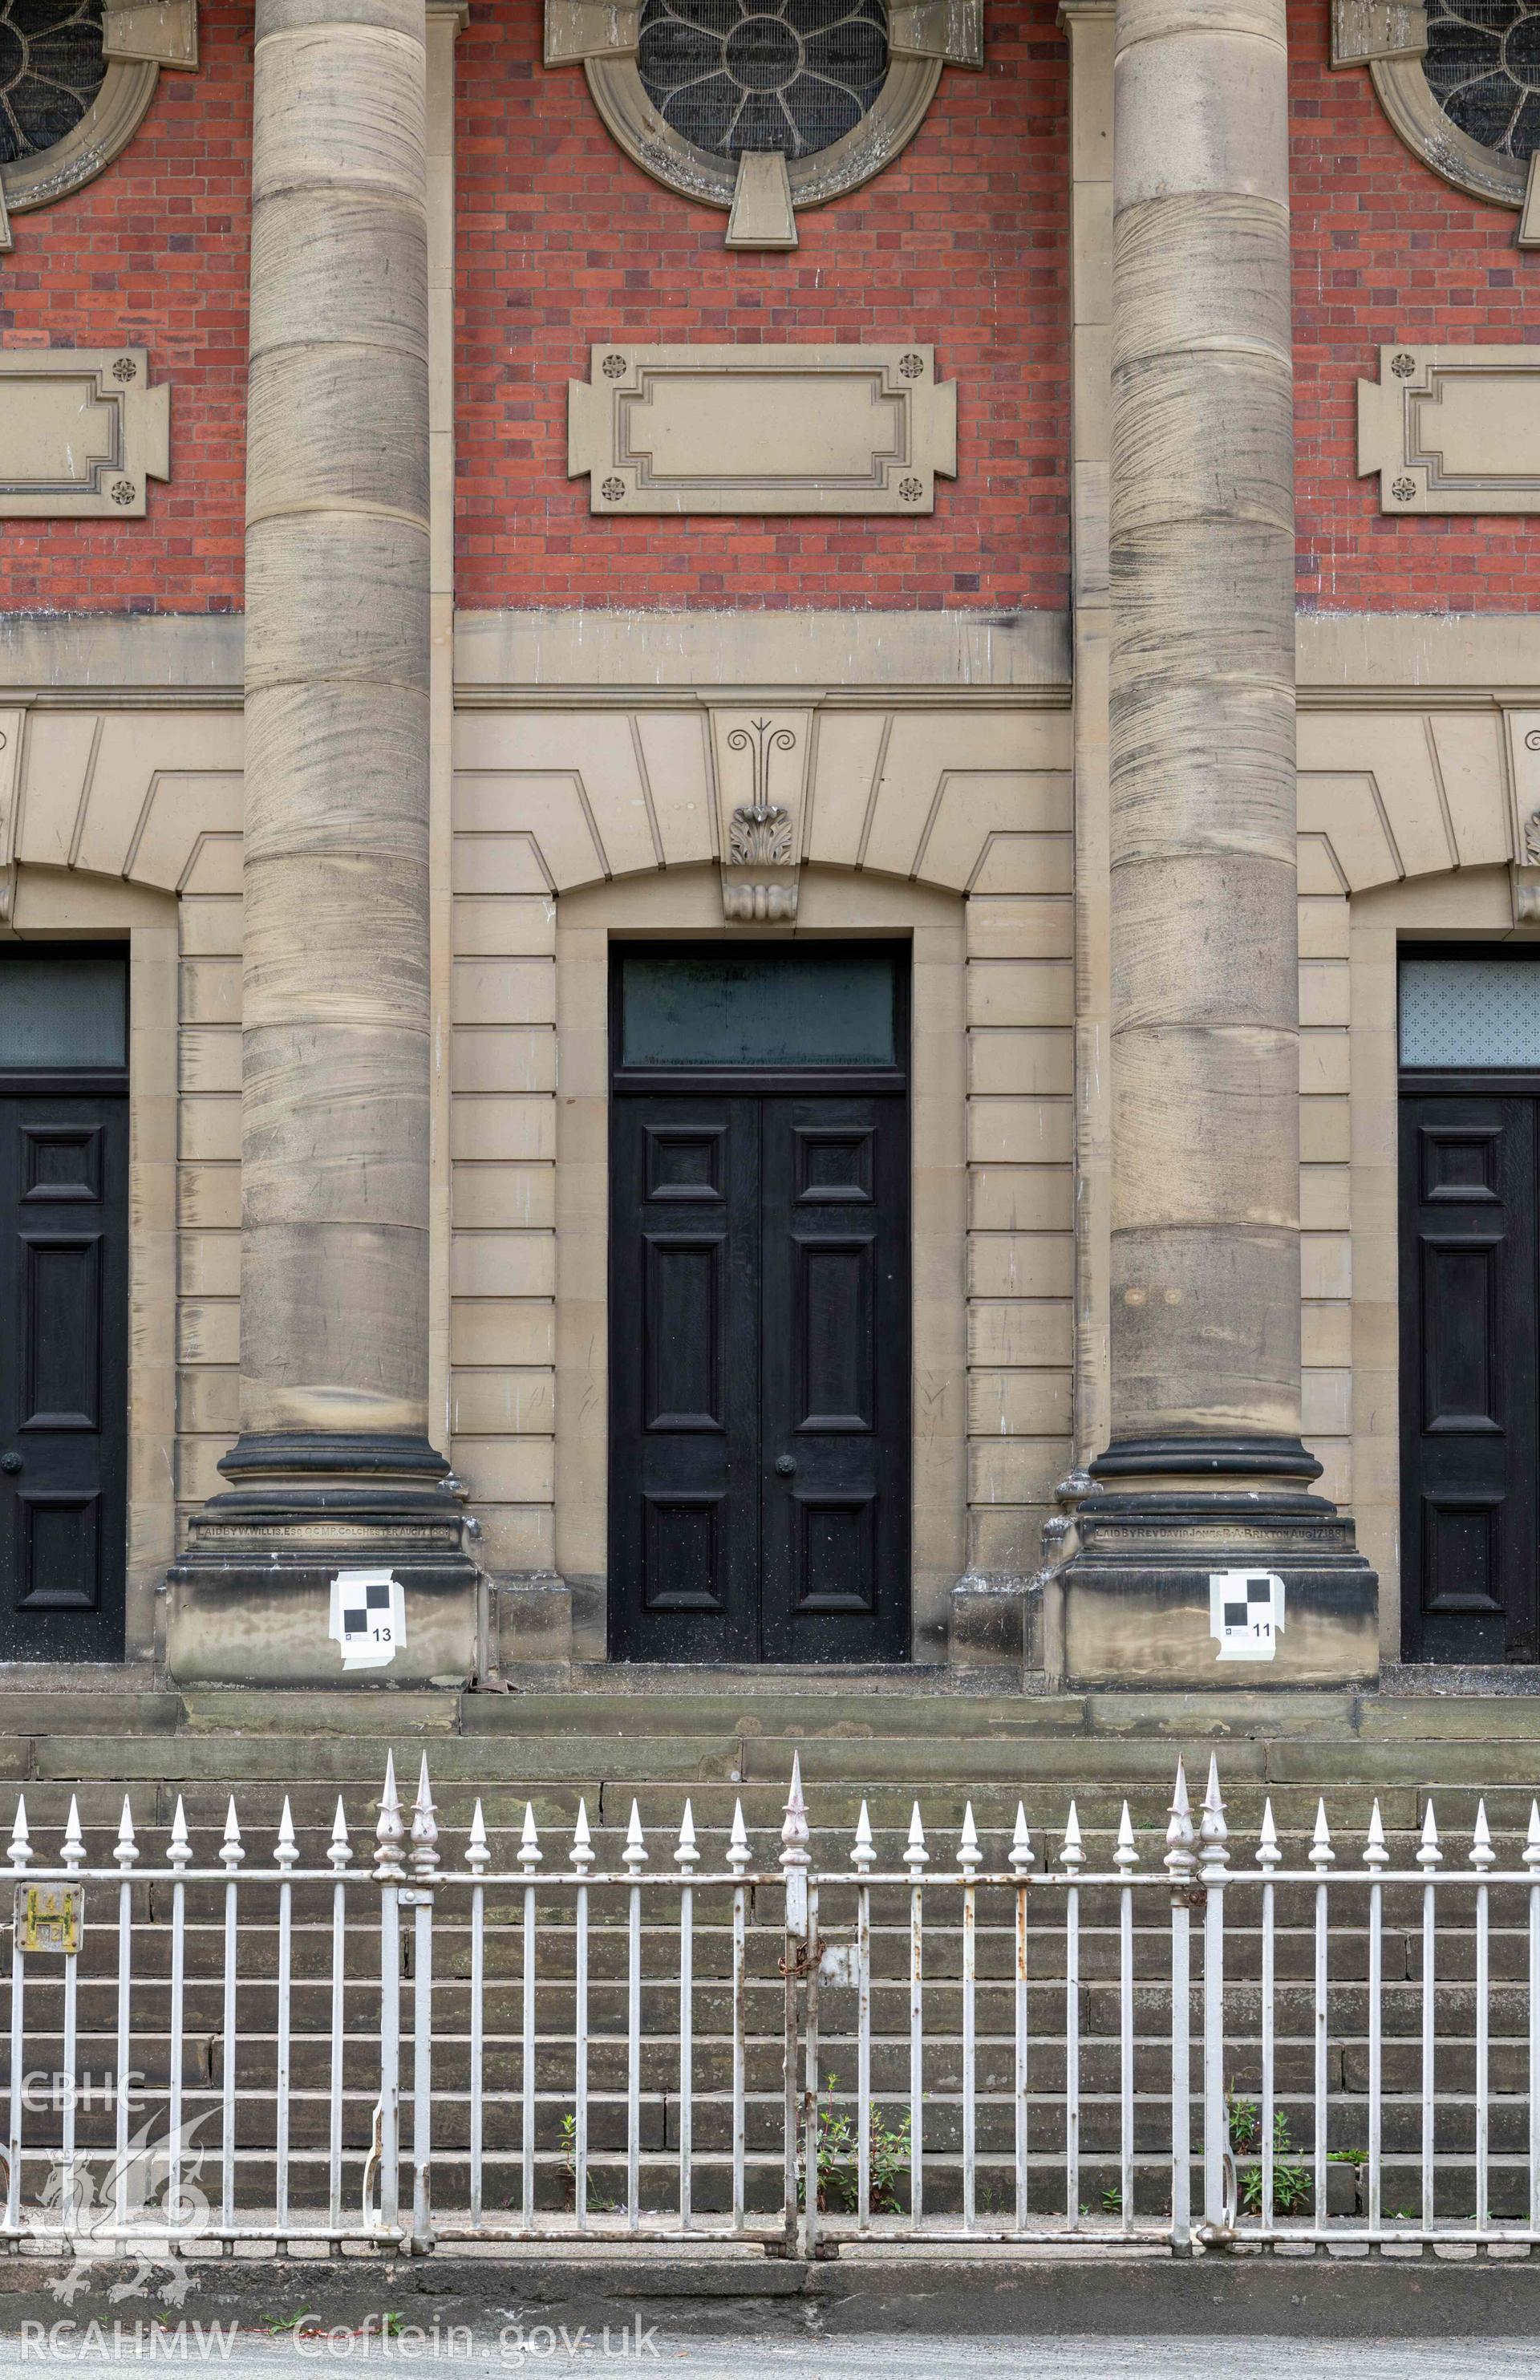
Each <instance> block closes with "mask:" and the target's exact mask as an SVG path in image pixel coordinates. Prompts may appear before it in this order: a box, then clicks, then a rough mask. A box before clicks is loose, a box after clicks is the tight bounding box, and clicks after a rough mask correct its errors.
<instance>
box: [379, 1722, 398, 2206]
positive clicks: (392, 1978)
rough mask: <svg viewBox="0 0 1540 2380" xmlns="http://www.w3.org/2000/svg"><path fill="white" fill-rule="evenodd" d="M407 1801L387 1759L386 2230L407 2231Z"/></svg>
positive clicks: (382, 1822)
mask: <svg viewBox="0 0 1540 2380" xmlns="http://www.w3.org/2000/svg"><path fill="white" fill-rule="evenodd" d="M404 1831H405V1830H404V1828H403V1827H402V1823H401V1803H400V1797H399V1795H398V1794H397V1792H396V1787H395V1760H394V1755H393V1754H390V1753H387V1754H386V1755H385V1790H384V1792H383V1794H382V1797H381V1803H380V1817H379V1822H378V1824H377V1825H376V1827H375V1829H374V1833H375V1846H376V1847H375V1853H374V1865H375V1875H376V1876H377V1877H378V1880H379V1884H380V2228H381V2229H382V2231H386V2232H394V2233H397V2234H398V2233H399V2232H400V2229H401V1900H400V1893H401V1885H402V1879H403V1876H404V1870H403V1868H402V1864H401V1843H402V1839H403V1835H404Z"/></svg>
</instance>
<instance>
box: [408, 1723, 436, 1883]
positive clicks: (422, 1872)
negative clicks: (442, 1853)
mask: <svg viewBox="0 0 1540 2380" xmlns="http://www.w3.org/2000/svg"><path fill="white" fill-rule="evenodd" d="M411 1862H412V1874H413V1875H414V1876H416V1877H417V1879H418V1883H419V1884H431V1883H432V1881H433V1871H434V1869H435V1868H436V1867H437V1866H438V1864H439V1814H438V1812H437V1810H435V1808H434V1807H433V1788H432V1786H431V1785H430V1782H429V1779H428V1755H427V1754H426V1752H425V1753H424V1754H423V1755H422V1767H421V1769H420V1770H419V1772H418V1784H417V1800H416V1801H415V1802H414V1803H412V1849H411Z"/></svg>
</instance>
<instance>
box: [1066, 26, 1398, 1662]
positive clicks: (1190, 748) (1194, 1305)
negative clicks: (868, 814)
mask: <svg viewBox="0 0 1540 2380" xmlns="http://www.w3.org/2000/svg"><path fill="white" fill-rule="evenodd" d="M1114 90H1115V98H1114V161H1113V298H1112V417H1111V446H1110V591H1111V643H1110V778H1111V828H1110V920H1111V967H1112V1023H1111V1088H1112V1233H1111V1363H1112V1383H1111V1388H1112V1415H1111V1439H1110V1445H1109V1446H1108V1447H1107V1448H1106V1450H1105V1451H1103V1452H1102V1453H1101V1454H1100V1455H1099V1456H1098V1457H1097V1461H1096V1462H1095V1463H1093V1465H1092V1474H1093V1477H1094V1478H1095V1479H1096V1481H1097V1493H1096V1494H1094V1495H1093V1496H1092V1497H1090V1498H1089V1499H1088V1500H1085V1502H1083V1503H1082V1504H1081V1506H1080V1508H1079V1514H1078V1533H1079V1540H1080V1550H1079V1552H1078V1553H1077V1554H1076V1556H1075V1558H1074V1559H1073V1560H1072V1562H1071V1564H1070V1565H1069V1568H1068V1571H1067V1573H1065V1584H1066V1588H1067V1600H1066V1606H1065V1631H1066V1668H1067V1670H1068V1672H1069V1674H1070V1675H1071V1676H1073V1677H1080V1678H1091V1677H1097V1676H1105V1677H1108V1678H1122V1679H1123V1680H1126V1681H1134V1680H1141V1681H1143V1680H1147V1681H1150V1682H1154V1681H1156V1680H1158V1679H1169V1680H1171V1681H1173V1682H1177V1681H1180V1682H1190V1683H1210V1684H1235V1683H1237V1682H1241V1683H1255V1682H1263V1681H1265V1680H1267V1678H1279V1679H1282V1678H1289V1679H1291V1680H1299V1679H1302V1678H1317V1677H1319V1678H1326V1677H1344V1676H1354V1675H1362V1674H1364V1673H1365V1671H1372V1670H1373V1668H1374V1666H1375V1651H1374V1634H1373V1590H1374V1579H1373V1574H1372V1573H1370V1572H1369V1570H1368V1568H1367V1565H1366V1564H1364V1562H1363V1561H1362V1560H1361V1559H1360V1558H1359V1557H1358V1556H1357V1555H1356V1554H1354V1553H1353V1552H1352V1532H1351V1528H1350V1527H1349V1524H1347V1523H1346V1522H1345V1521H1344V1520H1343V1519H1342V1518H1341V1517H1340V1515H1339V1514H1338V1513H1337V1512H1336V1510H1335V1508H1334V1507H1333V1506H1331V1505H1329V1504H1328V1503H1326V1502H1325V1501H1324V1500H1321V1499H1320V1498H1317V1497H1315V1496H1312V1495H1310V1494H1308V1493H1307V1492H1306V1490H1307V1489H1308V1487H1309V1485H1310V1483H1311V1482H1312V1481H1313V1480H1314V1479H1315V1478H1316V1476H1317V1475H1318V1474H1319V1470H1320V1466H1319V1464H1318V1463H1316V1462H1315V1461H1314V1459H1313V1458H1312V1457H1311V1456H1310V1455H1309V1454H1308V1453H1307V1452H1306V1451H1305V1450H1304V1446H1303V1444H1302V1443H1301V1439H1300V1271H1299V1203H1298V1202H1299V1191H1298V1183H1299V1129H1298V1111H1299V1084H1298V1023H1299V1018H1298V971H1297V955H1296V927H1295V891H1296V887H1295V856H1294V834H1295V799H1294V518H1293V415H1292V402H1291V322H1290V308H1291V290H1290V233H1289V188H1288V174H1289V153H1288V55H1287V47H1286V35H1285V9H1284V0H1117V6H1116V18H1115V60H1114ZM1242 1571H1244V1572H1249V1573H1256V1574H1258V1576H1259V1577H1267V1576H1268V1575H1269V1574H1271V1575H1273V1576H1276V1577H1277V1578H1278V1579H1279V1580H1280V1581H1281V1582H1282V1597H1281V1603H1282V1619H1283V1627H1282V1633H1281V1634H1279V1633H1276V1632H1275V1633H1274V1634H1273V1636H1272V1637H1271V1638H1270V1639H1269V1638H1267V1637H1266V1636H1265V1635H1259V1636H1256V1637H1255V1638H1254V1640H1253V1654H1254V1658H1255V1655H1256V1654H1258V1653H1261V1652H1262V1651H1263V1649H1264V1646H1265V1645H1268V1646H1270V1652H1269V1655H1268V1658H1267V1666H1266V1667H1265V1668H1264V1667H1263V1666H1261V1663H1260V1661H1257V1663H1256V1666H1252V1664H1251V1662H1249V1661H1248V1662H1247V1663H1246V1664H1245V1665H1242V1663H1241V1662H1240V1661H1238V1660H1237V1659H1235V1658H1232V1656H1231V1655H1229V1654H1227V1655H1226V1657H1225V1658H1223V1659H1221V1658H1220V1653H1221V1645H1222V1644H1223V1641H1224V1640H1223V1639H1222V1638H1218V1637H1215V1636H1213V1635H1212V1634H1211V1633H1210V1585H1209V1582H1210V1578H1211V1576H1212V1575H1213V1574H1215V1573H1225V1572H1237V1573H1238V1572H1242ZM1237 1592H1238V1594H1239V1599H1240V1600H1241V1601H1244V1599H1245V1597H1244V1594H1243V1591H1241V1590H1237ZM1266 1592H1267V1595H1271V1594H1272V1593H1273V1590H1271V1589H1267V1591H1266ZM1232 1599H1233V1598H1232ZM1260 1599H1264V1598H1261V1597H1259V1600H1260Z"/></svg>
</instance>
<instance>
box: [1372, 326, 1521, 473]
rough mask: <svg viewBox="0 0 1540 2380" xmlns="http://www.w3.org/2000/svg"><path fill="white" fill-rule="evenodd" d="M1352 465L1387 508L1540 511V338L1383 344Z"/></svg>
mask: <svg viewBox="0 0 1540 2380" xmlns="http://www.w3.org/2000/svg"><path fill="white" fill-rule="evenodd" d="M1358 468H1359V471H1360V472H1361V473H1364V474H1366V473H1368V472H1371V471H1377V472H1378V473H1379V502H1380V509H1381V511H1382V512H1387V513H1540V346H1525V347H1413V346H1395V347H1382V348H1381V349H1380V351H1379V381H1378V383H1377V385H1376V383H1375V382H1373V381H1365V380H1361V381H1360V382H1359V383H1358Z"/></svg>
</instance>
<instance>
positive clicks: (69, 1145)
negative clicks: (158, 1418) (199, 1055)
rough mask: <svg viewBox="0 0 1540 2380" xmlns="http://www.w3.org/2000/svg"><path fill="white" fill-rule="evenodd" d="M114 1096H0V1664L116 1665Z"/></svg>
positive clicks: (120, 1424) (121, 1464) (123, 1149)
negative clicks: (2, 1329) (4, 1348)
mask: <svg viewBox="0 0 1540 2380" xmlns="http://www.w3.org/2000/svg"><path fill="white" fill-rule="evenodd" d="M127 1161H128V1133H127V1100H126V1099H122V1098H113V1097H103V1096H96V1097H92V1098H90V1099H86V1098H80V1099H67V1098H57V1099H53V1098H42V1097H38V1098H21V1097H17V1098H9V1099H0V1221H3V1222H4V1225H5V1236H4V1246H3V1251H0V1301H3V1309H0V1310H3V1311H4V1313H5V1314H6V1318H7V1319H8V1322H9V1326H10V1327H9V1330H8V1339H9V1348H10V1354H9V1360H8V1362H6V1364H5V1365H4V1366H0V1466H3V1467H0V1658H5V1659H7V1660H71V1661H103V1660H117V1659H120V1658H122V1652H123V1586H124V1539H125V1528H126V1519H127V1303H128V1249H127Z"/></svg>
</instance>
